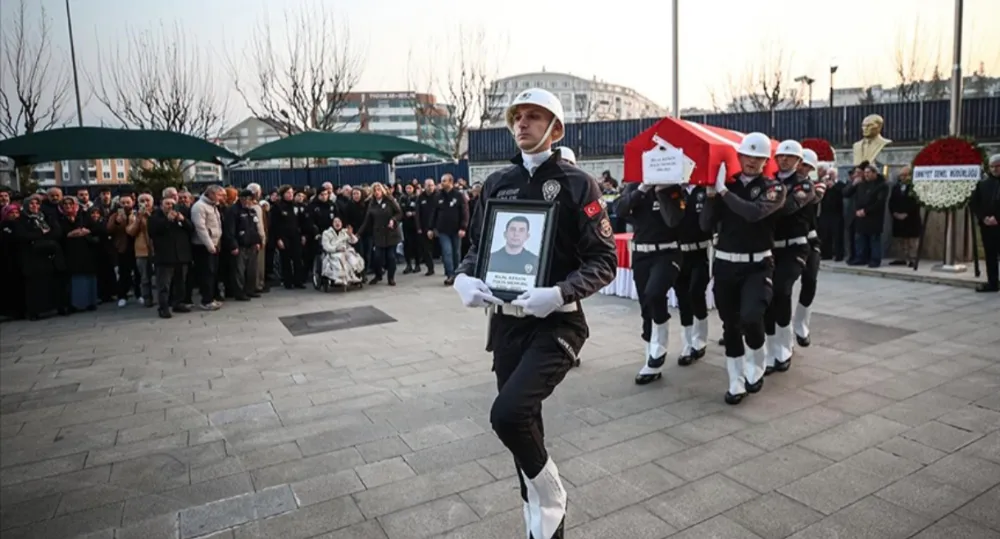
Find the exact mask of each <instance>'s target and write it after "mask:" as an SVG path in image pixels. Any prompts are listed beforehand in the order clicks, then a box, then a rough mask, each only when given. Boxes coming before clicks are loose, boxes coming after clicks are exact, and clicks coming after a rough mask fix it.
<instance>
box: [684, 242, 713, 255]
mask: <svg viewBox="0 0 1000 539" xmlns="http://www.w3.org/2000/svg"><path fill="white" fill-rule="evenodd" d="M710 245H712V240H705V241H699V242H698V243H682V244H681V251H685V252H688V251H701V250H702V249H708V247H709V246H710Z"/></svg>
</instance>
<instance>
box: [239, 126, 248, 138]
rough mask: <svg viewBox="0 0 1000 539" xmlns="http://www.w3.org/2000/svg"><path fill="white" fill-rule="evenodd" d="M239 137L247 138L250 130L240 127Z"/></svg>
mask: <svg viewBox="0 0 1000 539" xmlns="http://www.w3.org/2000/svg"><path fill="white" fill-rule="evenodd" d="M240 136H241V137H249V136H250V128H248V127H242V128H240Z"/></svg>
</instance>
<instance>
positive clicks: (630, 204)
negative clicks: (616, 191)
mask: <svg viewBox="0 0 1000 539" xmlns="http://www.w3.org/2000/svg"><path fill="white" fill-rule="evenodd" d="M639 187H640V184H638V183H630V184H628V185H627V186H626V187H625V192H623V193H622V196H621V197H619V198H618V200H616V201H615V203H614V204H613V205H614V206H615V210H616V212H617V214H618V217H622V218H625V219H628V220H629V222H630V223H632V227H633V228H634V229H635V232H634V234H633V236H632V241H634V242H635V243H671V242H675V241H678V239H679V237H680V229H679V228H678V227H679V225H680V224H681V219H682V218H683V217H684V211H683V210H682V209H681V205H680V202H681V189H680V187H679V186H677V187H673V188H670V189H661V190H659V191H657V190H656V188H655V187H652V188H650V189H649V190H648V191H645V192H643V191H642V190H641V189H639Z"/></svg>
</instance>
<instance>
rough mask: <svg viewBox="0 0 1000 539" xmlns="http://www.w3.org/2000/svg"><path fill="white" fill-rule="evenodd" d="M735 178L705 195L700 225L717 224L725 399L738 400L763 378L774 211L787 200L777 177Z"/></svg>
mask: <svg viewBox="0 0 1000 539" xmlns="http://www.w3.org/2000/svg"><path fill="white" fill-rule="evenodd" d="M733 179H734V180H735V181H734V182H733V183H731V184H728V185H727V188H728V192H727V193H726V194H724V195H723V194H719V195H715V196H712V197H709V201H708V204H706V205H705V209H704V210H703V211H702V214H701V228H702V230H704V231H706V232H708V231H712V230H715V226H716V224H718V225H719V236H718V242H717V244H716V251H715V265H714V267H713V273H714V275H715V286H714V288H713V292H714V294H715V306H716V308H717V309H718V311H719V318H721V319H722V338H723V340H724V341H725V347H726V370H727V372H728V374H729V391H727V392H726V403H728V404H738V403H739V402H740V401H742V400H743V397H744V396H745V395H746V393H747V392H751V393H756V392H757V391H760V389H761V387H762V386H763V384H764V376H763V372H762V371H763V368H764V365H763V360H764V359H766V356H764V342H765V341H764V311H766V310H767V307H768V305H769V304H770V303H771V295H772V285H771V277H772V275H773V273H774V257H773V254H772V251H771V250H772V249H773V248H774V222H775V218H776V215H775V213H776V212H777V211H778V210H780V209H781V207H782V206H783V205H784V203H785V188H784V186H783V185H782V184H781V182H778V181H776V180H773V179H771V178H768V177H766V176H763V175H760V176H757V177H754V178H744V177H743V176H742V174H736V175H735V176H733ZM744 338H746V347H749V348H750V353H749V354H747V350H746V348H745V347H744ZM745 356H749V358H747V357H745ZM748 375H749V376H748ZM747 378H750V379H751V380H747ZM754 379H755V380H754Z"/></svg>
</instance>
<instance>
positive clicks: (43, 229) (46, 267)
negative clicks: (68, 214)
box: [14, 212, 66, 277]
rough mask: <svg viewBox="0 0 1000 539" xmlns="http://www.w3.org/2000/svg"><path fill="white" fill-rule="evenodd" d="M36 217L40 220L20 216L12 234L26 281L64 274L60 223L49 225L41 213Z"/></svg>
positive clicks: (26, 215)
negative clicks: (29, 278) (18, 247)
mask: <svg viewBox="0 0 1000 539" xmlns="http://www.w3.org/2000/svg"><path fill="white" fill-rule="evenodd" d="M39 213H40V214H41V216H42V219H41V220H40V219H38V218H37V217H33V216H30V215H28V214H27V213H22V214H21V217H20V218H18V220H17V225H16V229H15V233H14V235H15V237H16V239H17V242H18V245H19V246H20V251H21V252H20V255H21V256H20V259H21V271H22V272H23V274H24V276H25V277H39V276H45V275H53V274H56V273H60V272H62V271H65V270H66V259H65V258H64V257H63V250H62V245H61V244H60V243H61V242H62V232H61V231H60V230H59V223H58V221H55V222H50V221H49V220H48V218H47V217H45V213H44V212H39Z"/></svg>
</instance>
